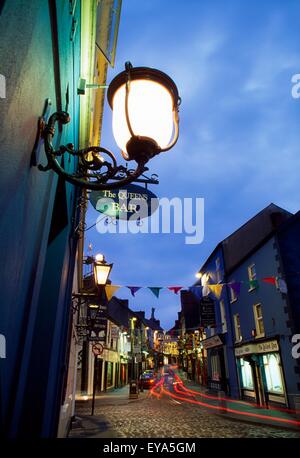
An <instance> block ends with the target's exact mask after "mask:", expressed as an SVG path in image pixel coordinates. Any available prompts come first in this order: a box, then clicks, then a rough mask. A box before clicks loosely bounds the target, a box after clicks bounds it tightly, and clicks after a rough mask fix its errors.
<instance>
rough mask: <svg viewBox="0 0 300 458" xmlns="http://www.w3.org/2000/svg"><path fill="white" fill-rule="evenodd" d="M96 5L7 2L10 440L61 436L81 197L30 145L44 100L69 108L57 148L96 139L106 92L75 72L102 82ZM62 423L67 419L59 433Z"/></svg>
mask: <svg viewBox="0 0 300 458" xmlns="http://www.w3.org/2000/svg"><path fill="white" fill-rule="evenodd" d="M101 3H102V2H101ZM97 5H98V2H97V1H96V0H90V1H75V0H74V1H63V0H56V1H55V0H50V1H49V2H41V1H40V0H32V1H30V2H22V1H21V0H9V1H8V0H6V1H4V2H1V9H0V73H1V75H3V76H4V78H5V82H6V91H5V98H1V99H0V150H1V154H0V167H1V171H2V173H1V183H0V208H1V223H0V253H1V261H2V268H1V272H2V276H1V308H0V334H1V336H2V341H3V339H4V340H5V352H0V353H1V357H0V431H1V432H2V433H3V434H4V435H5V436H8V437H56V436H57V434H58V429H59V423H60V418H61V411H62V410H63V411H64V412H67V409H68V405H69V404H70V399H69V396H71V391H72V390H71V385H72V383H71V376H70V374H69V375H68V370H67V369H68V363H69V354H70V345H71V337H72V326H71V323H72V316H71V296H72V288H73V282H74V280H73V274H74V268H75V260H76V256H77V254H78V253H79V254H80V244H79V249H78V236H77V235H78V234H77V233H76V232H75V227H77V225H78V219H79V212H78V208H77V204H78V198H79V196H80V195H79V191H78V190H76V189H75V188H74V186H72V185H70V184H68V183H65V182H64V181H63V180H62V179H58V176H57V175H55V174H54V173H53V172H47V173H45V172H41V171H40V170H38V168H37V167H35V166H32V162H33V159H36V160H37V162H38V163H39V162H41V163H42V164H45V162H46V159H45V155H44V151H43V146H41V147H40V149H39V153H40V154H39V157H35V158H33V157H32V150H33V145H34V142H35V136H36V131H37V120H38V118H39V117H40V116H41V115H42V113H43V109H44V105H45V100H46V99H50V100H51V106H50V111H51V112H54V111H59V110H66V111H68V112H69V114H70V116H71V122H70V124H68V125H67V126H65V127H64V129H63V130H61V129H58V134H57V135H56V137H55V139H54V146H55V147H56V148H57V147H58V146H59V145H60V144H67V143H69V142H71V143H73V144H74V145H75V148H78V147H84V146H88V145H89V144H98V143H99V132H100V127H101V118H102V108H103V93H100V91H98V92H97V94H94V95H92V94H86V95H85V96H84V97H82V96H79V95H78V92H77V85H78V80H79V77H83V78H86V79H87V81H93V82H95V83H99V84H103V82H105V80H106V70H107V59H105V57H104V54H103V53H102V52H101V51H100V50H98V48H97V46H96V31H99V30H100V29H99V27H100V26H101V23H99V21H98V22H97V20H96V18H97V13H99V10H98V9H97V8H98V7H100V6H101V5H100V6H99V5H98V6H97ZM106 13H107V12H106ZM101 17H102V18H103V15H102V16H101V14H98V18H101ZM106 17H107V19H106V23H104V24H103V30H102V35H101V36H102V38H105V39H106V41H107V43H109V42H110V40H109V39H108V37H109V33H110V28H109V23H110V22H111V21H110V17H111V16H110V15H109V14H106ZM2 95H3V94H2ZM94 102H96V107H97V110H96V109H95V110H94V111H93V104H94ZM97 102H99V103H97ZM92 113H93V114H92ZM67 161H68V163H67V164H65V166H66V167H68V170H69V171H70V172H72V171H75V169H76V168H77V162H76V159H74V157H71V156H70V157H69V158H68V159H67ZM68 385H70V386H68ZM68 390H69V391H68ZM66 429H67V416H65V424H64V426H63V427H62V428H61V432H60V433H59V434H60V435H65V433H66Z"/></svg>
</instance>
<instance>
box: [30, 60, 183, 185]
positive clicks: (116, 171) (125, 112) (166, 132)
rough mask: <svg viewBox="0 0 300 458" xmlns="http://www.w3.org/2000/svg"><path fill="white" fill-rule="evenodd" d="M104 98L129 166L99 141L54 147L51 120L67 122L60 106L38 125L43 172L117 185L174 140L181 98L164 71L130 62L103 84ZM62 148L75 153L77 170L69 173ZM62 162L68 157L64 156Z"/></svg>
mask: <svg viewBox="0 0 300 458" xmlns="http://www.w3.org/2000/svg"><path fill="white" fill-rule="evenodd" d="M107 97H108V102H109V105H110V106H111V108H112V110H113V133H114V136H115V140H116V143H117V144H118V146H119V147H120V148H121V151H122V155H123V157H124V158H125V159H126V160H127V161H132V160H134V161H135V162H136V164H137V165H136V168H135V169H134V170H132V169H129V168H127V165H126V167H125V166H123V165H117V160H116V158H115V156H114V154H113V153H112V152H111V151H109V150H107V149H105V148H102V147H101V146H89V147H87V148H85V149H82V150H77V151H76V150H75V149H74V145H72V144H70V143H69V144H67V145H66V146H64V145H62V146H60V147H59V149H58V150H55V149H54V146H53V144H52V140H53V137H54V133H55V125H56V123H60V124H68V123H69V122H70V116H69V114H68V113H66V112H64V111H60V112H56V113H53V114H52V115H51V116H50V118H49V121H48V123H47V124H45V123H44V124H43V123H40V124H39V132H38V136H37V139H36V145H38V144H39V139H40V138H41V137H43V138H44V146H45V152H46V156H47V160H48V164H47V165H46V166H42V165H39V166H38V168H39V169H40V170H42V171H47V170H54V171H55V172H56V173H58V175H60V176H61V177H63V178H64V179H65V180H66V181H68V182H70V183H73V184H75V185H77V186H80V187H83V188H87V189H91V190H105V189H116V188H120V187H121V186H123V185H126V184H128V183H131V182H133V181H135V180H137V179H138V177H139V176H141V175H142V174H143V173H144V172H145V171H147V170H148V168H147V167H146V166H145V164H146V163H147V162H148V161H149V160H150V159H151V158H152V157H153V156H155V155H157V154H160V153H161V152H164V151H168V150H169V149H171V148H172V147H173V146H174V145H175V143H176V142H177V139H178V132H179V119H178V107H179V104H180V97H179V95H178V90H177V87H176V85H175V83H174V81H173V80H172V79H171V78H170V77H169V76H168V75H166V74H165V73H163V72H161V71H160V70H156V69H153V68H148V67H136V68H134V67H132V65H131V64H130V63H129V62H127V63H126V64H125V71H123V72H122V73H120V74H119V75H117V76H116V77H115V78H114V79H113V80H112V82H111V83H110V85H109V88H108V93H107ZM66 153H68V154H71V155H73V156H77V157H78V159H79V164H78V170H77V172H75V173H69V172H68V171H67V170H66V169H64V167H63V163H64V161H61V163H60V162H59V161H58V158H59V157H61V156H64V155H65V154H66ZM65 162H67V161H65Z"/></svg>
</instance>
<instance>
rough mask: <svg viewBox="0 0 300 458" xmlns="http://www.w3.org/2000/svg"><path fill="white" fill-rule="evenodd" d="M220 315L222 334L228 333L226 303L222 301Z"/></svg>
mask: <svg viewBox="0 0 300 458" xmlns="http://www.w3.org/2000/svg"><path fill="white" fill-rule="evenodd" d="M220 313H221V321H222V332H227V321H226V312H225V304H224V301H220Z"/></svg>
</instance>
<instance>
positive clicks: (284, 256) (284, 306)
mask: <svg viewBox="0 0 300 458" xmlns="http://www.w3.org/2000/svg"><path fill="white" fill-rule="evenodd" d="M297 234H299V215H298V214H297V215H295V216H293V215H292V214H291V213H289V212H287V211H285V210H283V209H281V208H280V207H277V206H276V205H274V204H270V205H269V206H268V207H266V208H265V209H263V210H262V211H261V212H260V213H258V214H257V215H256V216H255V217H253V218H252V219H251V220H249V221H248V222H247V223H246V224H244V225H243V226H242V227H241V228H239V229H238V230H237V231H235V232H234V233H233V234H231V235H230V236H229V237H227V238H226V239H225V240H223V241H222V242H221V243H220V244H219V245H218V246H217V247H216V248H215V250H214V251H213V252H212V254H211V255H210V256H209V258H208V259H207V260H206V262H205V263H204V265H203V266H202V267H201V269H200V270H199V273H200V276H201V280H199V282H198V283H197V284H198V285H202V287H203V290H202V294H203V296H205V297H210V298H211V299H212V300H213V301H214V313H215V320H214V321H215V323H214V325H212V326H209V327H207V328H206V329H205V331H204V333H203V336H202V339H201V346H202V347H203V348H204V349H205V350H206V352H207V371H208V377H207V386H208V387H209V388H211V389H214V390H222V391H225V392H227V393H230V394H231V396H233V397H240V398H244V399H247V400H252V401H254V402H256V403H258V404H272V403H276V404H279V405H286V406H291V407H294V406H295V399H296V398H297V393H299V360H295V359H293V358H292V356H291V348H292V343H291V337H292V335H294V334H296V333H297V332H299V293H300V291H299V288H300V275H298V276H297V275H295V272H300V266H299V260H300V257H299V250H300V247H299V240H298V239H297ZM276 277H278V279H277V280H276ZM280 278H281V279H282V280H284V281H285V282H286V284H287V288H288V289H287V293H281V292H280V291H279V289H278V288H279V287H281V289H282V287H284V284H285V283H284V282H282V281H280V280H279V279H280ZM262 279H265V280H264V281H262ZM223 283H224V284H225V285H224V286H223V287H222V289H221V293H220V294H219V292H218V291H215V292H213V291H211V290H210V289H209V288H208V286H207V285H209V284H211V285H218V284H219V285H221V284H223ZM197 284H196V285H197ZM228 284H239V289H240V291H237V290H235V289H234V288H231V287H230V286H229V285H228ZM249 285H250V286H249ZM198 307H199V310H200V315H201V300H200V301H199V302H198ZM200 324H201V317H200Z"/></svg>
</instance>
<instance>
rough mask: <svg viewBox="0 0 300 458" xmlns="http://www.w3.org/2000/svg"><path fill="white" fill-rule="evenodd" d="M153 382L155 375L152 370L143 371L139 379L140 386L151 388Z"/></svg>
mask: <svg viewBox="0 0 300 458" xmlns="http://www.w3.org/2000/svg"><path fill="white" fill-rule="evenodd" d="M154 384H155V375H154V372H153V371H152V370H147V371H144V372H143V373H142V374H141V376H140V380H139V385H140V388H143V389H144V388H152V386H154Z"/></svg>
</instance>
